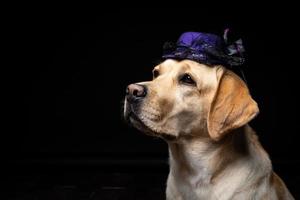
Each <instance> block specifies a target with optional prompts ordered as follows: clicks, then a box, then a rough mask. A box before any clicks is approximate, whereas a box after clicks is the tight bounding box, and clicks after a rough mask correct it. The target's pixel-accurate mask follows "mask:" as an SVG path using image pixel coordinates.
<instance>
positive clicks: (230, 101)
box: [207, 67, 259, 141]
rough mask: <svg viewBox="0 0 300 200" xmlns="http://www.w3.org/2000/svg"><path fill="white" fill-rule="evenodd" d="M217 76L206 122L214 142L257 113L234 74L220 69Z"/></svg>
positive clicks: (253, 102)
mask: <svg viewBox="0 0 300 200" xmlns="http://www.w3.org/2000/svg"><path fill="white" fill-rule="evenodd" d="M217 75H218V88H217V90H216V92H215V95H214V99H213V101H212V104H211V106H210V111H209V114H208V120H207V127H208V133H209V135H210V137H211V138H212V139H213V140H216V141H217V140H219V139H220V138H221V137H222V136H223V135H224V134H226V133H227V132H229V131H231V130H233V129H236V128H239V127H241V126H243V125H245V124H246V123H248V122H249V121H250V120H251V119H253V118H254V117H255V116H256V115H257V114H258V112H259V109H258V106H257V103H256V102H255V101H254V100H253V99H252V98H251V96H250V93H249V90H248V88H247V86H246V84H245V83H244V82H243V81H242V80H241V79H240V78H239V77H238V76H237V75H236V74H234V73H233V72H231V71H229V70H226V69H225V68H223V67H221V68H219V69H217Z"/></svg>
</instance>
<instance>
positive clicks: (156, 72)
mask: <svg viewBox="0 0 300 200" xmlns="http://www.w3.org/2000/svg"><path fill="white" fill-rule="evenodd" d="M158 76H159V71H158V70H157V69H155V70H153V78H156V77H158Z"/></svg>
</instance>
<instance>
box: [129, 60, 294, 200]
mask: <svg viewBox="0 0 300 200" xmlns="http://www.w3.org/2000/svg"><path fill="white" fill-rule="evenodd" d="M154 70H155V74H156V75H157V77H155V78H154V79H153V80H152V81H150V82H142V83H138V85H143V86H145V87H146V88H147V95H145V96H144V97H143V98H141V99H139V101H138V102H135V103H133V102H129V101H128V98H129V97H128V96H130V95H132V94H130V92H129V94H128V95H127V97H126V99H125V108H124V115H125V118H127V119H128V120H129V121H130V122H131V123H132V124H133V125H134V126H135V127H136V128H138V129H140V130H141V131H143V132H145V133H147V134H150V135H153V136H158V137H161V138H163V139H165V140H166V141H167V143H168V145H169V154H170V173H169V177H168V180H167V190H166V196H167V199H168V200H171V199H172V200H179V199H180V200H194V199H195V200H196V199H205V200H229V199H230V200H250V199H251V200H254V199H255V200H277V199H278V200H282V199H284V200H289V199H294V198H293V197H292V196H291V194H290V193H289V191H288V189H287V188H286V186H285V184H284V183H283V181H282V180H281V179H280V178H279V177H278V176H277V175H276V174H275V173H274V172H273V171H272V166H271V162H270V160H269V157H268V155H267V153H266V152H265V151H264V149H263V148H262V146H261V145H260V143H259V141H258V139H257V136H256V134H255V132H254V131H253V130H252V129H251V127H250V126H249V125H248V124H247V123H248V122H249V121H250V120H251V119H253V118H254V117H255V116H256V115H257V114H258V112H259V109H258V106H257V104H256V102H255V101H254V100H253V99H252V98H251V96H250V94H249V91H248V88H247V86H246V84H245V83H244V82H243V81H242V80H241V79H240V78H239V77H238V76H237V75H235V74H234V73H233V72H231V71H230V70H228V69H226V68H224V67H222V66H207V65H203V64H199V63H196V62H194V61H191V60H183V61H175V60H171V59H168V60H166V61H164V62H163V63H161V64H159V65H158V66H156V67H155V68H154ZM184 74H188V75H189V76H190V77H192V79H193V81H194V83H193V82H192V83H190V82H185V81H184V80H182V77H183V76H184Z"/></svg>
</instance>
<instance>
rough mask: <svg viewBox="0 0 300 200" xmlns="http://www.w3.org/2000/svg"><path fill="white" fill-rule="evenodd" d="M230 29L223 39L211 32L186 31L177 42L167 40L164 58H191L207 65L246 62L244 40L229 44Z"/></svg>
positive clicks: (232, 65)
mask: <svg viewBox="0 0 300 200" xmlns="http://www.w3.org/2000/svg"><path fill="white" fill-rule="evenodd" d="M228 31H229V29H226V30H225V32H224V36H223V39H222V38H221V37H219V36H217V35H214V34H211V33H201V32H185V33H183V34H182V35H181V36H180V37H179V39H178V41H177V43H176V44H174V43H171V42H166V43H165V44H164V47H163V48H164V52H163V56H162V58H164V59H167V58H172V59H177V60H183V59H190V60H194V61H196V62H199V63H203V64H207V65H218V64H219V65H224V66H229V67H234V66H241V65H243V64H244V62H245V58H244V56H243V53H244V51H245V49H244V47H243V43H242V40H241V39H239V40H237V41H235V42H234V43H232V44H228V36H227V35H228Z"/></svg>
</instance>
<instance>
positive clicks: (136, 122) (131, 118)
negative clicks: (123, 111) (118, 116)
mask: <svg viewBox="0 0 300 200" xmlns="http://www.w3.org/2000/svg"><path fill="white" fill-rule="evenodd" d="M126 121H127V122H128V123H130V124H131V125H132V126H134V127H135V128H137V129H138V130H140V131H142V132H143V133H145V134H147V135H150V136H155V137H160V138H163V139H165V140H167V141H174V140H176V139H177V137H176V136H173V135H170V134H166V133H158V132H156V131H154V130H152V129H151V128H150V127H148V126H147V125H146V124H145V123H144V122H143V121H142V120H141V119H140V118H139V116H138V115H137V114H136V113H135V112H134V111H132V110H130V111H129V112H128V114H127V115H126Z"/></svg>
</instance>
